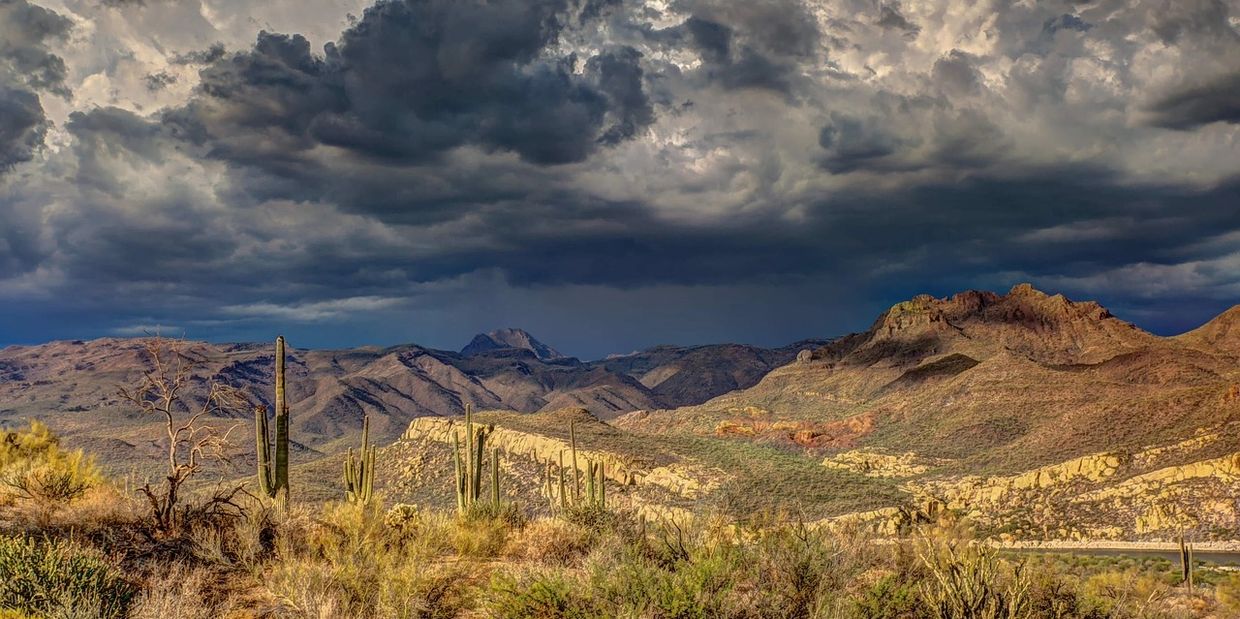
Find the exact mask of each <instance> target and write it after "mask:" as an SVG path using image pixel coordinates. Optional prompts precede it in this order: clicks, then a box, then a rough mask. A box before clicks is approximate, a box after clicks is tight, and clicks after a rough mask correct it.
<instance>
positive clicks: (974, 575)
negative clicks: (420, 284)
mask: <svg viewBox="0 0 1240 619" xmlns="http://www.w3.org/2000/svg"><path fill="white" fill-rule="evenodd" d="M920 556H921V559H922V562H923V563H924V564H925V566H926V570H927V572H928V574H929V577H928V578H927V579H926V580H925V581H924V582H923V583H922V584H921V587H920V589H921V597H922V601H923V602H924V603H925V604H926V606H928V607H929V608H930V611H931V612H932V613H933V616H934V617H936V618H938V619H1023V618H1024V617H1028V616H1029V602H1030V599H1029V589H1030V582H1029V578H1028V575H1027V574H1025V573H1024V568H1023V565H1022V564H1016V565H1012V566H1009V565H1008V564H1007V563H1006V562H1004V561H1002V560H1000V559H999V557H998V555H997V553H996V552H995V551H994V550H993V549H991V548H988V547H986V546H983V545H981V544H977V543H973V542H968V541H962V540H958V539H944V538H936V537H926V538H923V539H922V540H920Z"/></svg>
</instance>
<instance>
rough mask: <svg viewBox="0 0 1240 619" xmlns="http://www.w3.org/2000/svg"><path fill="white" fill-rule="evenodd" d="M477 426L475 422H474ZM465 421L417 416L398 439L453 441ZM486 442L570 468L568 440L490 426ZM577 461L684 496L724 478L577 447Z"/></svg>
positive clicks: (624, 481)
mask: <svg viewBox="0 0 1240 619" xmlns="http://www.w3.org/2000/svg"><path fill="white" fill-rule="evenodd" d="M475 425H477V424H475ZM464 431H465V430H464V424H463V423H462V422H460V421H459V420H457V419H450V418H444V417H420V418H418V419H414V420H413V421H412V422H411V423H410V424H409V429H408V430H406V431H405V433H404V435H403V436H402V437H401V440H404V441H418V440H430V441H435V442H439V443H444V444H448V445H450V444H452V436H453V434H454V433H463V432H464ZM487 445H488V446H489V447H497V448H499V450H500V451H502V452H503V453H504V454H506V455H515V456H519V457H524V458H529V459H533V460H536V461H538V462H548V461H549V462H555V463H557V464H558V463H559V462H560V460H561V458H563V461H564V464H565V466H566V467H571V466H572V462H571V455H570V454H571V449H572V446H571V445H570V444H569V442H567V441H564V440H561V439H558V438H554V437H549V436H544V435H541V434H533V433H529V432H521V431H517V430H512V429H509V428H504V427H502V426H492V427H491V430H490V433H489V434H488V435H487ZM577 460H578V463H579V466H580V467H581V468H582V469H583V470H584V468H585V466H586V462H587V461H593V462H596V463H602V464H603V465H604V466H603V470H604V474H605V475H606V476H607V478H608V479H610V480H612V481H614V482H616V483H618V484H621V485H624V486H637V485H645V484H648V485H654V486H658V487H660V488H662V489H664V490H666V491H669V492H671V493H673V494H676V495H678V496H680V497H683V498H686V499H693V500H696V499H699V498H701V497H703V496H705V495H707V494H709V493H711V492H713V491H714V490H715V489H717V488H718V487H719V485H720V483H721V481H720V478H721V477H724V476H723V475H722V474H721V472H718V471H704V470H700V468H699V467H695V466H692V465H689V464H684V463H673V464H667V465H662V466H652V465H650V464H648V463H643V462H639V461H637V460H635V459H633V458H631V457H628V456H625V455H622V454H616V453H613V452H609V451H601V450H596V449H585V448H583V447H581V446H578V448H577Z"/></svg>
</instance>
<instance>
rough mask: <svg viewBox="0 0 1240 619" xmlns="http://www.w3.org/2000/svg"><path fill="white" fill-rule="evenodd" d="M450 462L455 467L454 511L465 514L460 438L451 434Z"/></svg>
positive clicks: (454, 433)
mask: <svg viewBox="0 0 1240 619" xmlns="http://www.w3.org/2000/svg"><path fill="white" fill-rule="evenodd" d="M452 462H453V464H455V465H456V511H457V512H459V513H462V514H464V513H465V471H464V470H462V469H463V466H462V463H461V438H460V435H458V434H457V433H456V431H455V430H453V432H452Z"/></svg>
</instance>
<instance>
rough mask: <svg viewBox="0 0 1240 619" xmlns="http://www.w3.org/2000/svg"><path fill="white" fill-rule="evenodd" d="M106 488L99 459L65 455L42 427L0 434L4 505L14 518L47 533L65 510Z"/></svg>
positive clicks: (0, 502)
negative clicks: (98, 463) (48, 528)
mask: <svg viewBox="0 0 1240 619" xmlns="http://www.w3.org/2000/svg"><path fill="white" fill-rule="evenodd" d="M103 482H104V479H103V475H102V473H100V472H99V469H98V467H96V466H95V462H94V459H93V458H91V457H89V456H87V455H85V454H84V453H82V451H80V450H78V451H66V450H64V449H61V447H60V439H59V438H58V437H57V436H56V435H55V434H53V433H52V432H51V430H49V429H48V427H47V426H46V425H44V424H42V423H40V422H38V421H33V422H31V423H30V426H29V427H28V428H27V429H25V430H20V431H11V430H10V431H3V432H0V505H4V506H8V507H10V508H12V509H10V517H11V518H12V519H13V520H14V521H16V522H18V523H22V522H33V523H34V524H35V525H37V526H39V527H47V526H50V525H51V524H52V520H53V519H54V517H55V516H56V515H57V513H58V512H60V511H61V510H62V509H64V508H65V507H67V506H69V505H71V504H72V503H74V502H75V501H78V500H79V499H81V498H83V497H84V496H85V495H86V494H87V493H88V492H90V491H91V490H92V489H94V488H97V487H99V486H101V485H102V484H103Z"/></svg>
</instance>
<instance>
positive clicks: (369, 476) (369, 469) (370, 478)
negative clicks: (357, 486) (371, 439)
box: [362, 445, 378, 503]
mask: <svg viewBox="0 0 1240 619" xmlns="http://www.w3.org/2000/svg"><path fill="white" fill-rule="evenodd" d="M377 451H378V449H377V448H376V447H375V446H374V445H371V446H370V453H369V454H368V455H369V458H368V459H367V461H366V473H365V475H363V476H362V502H363V503H370V499H371V498H372V497H374V495H375V452H377Z"/></svg>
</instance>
